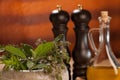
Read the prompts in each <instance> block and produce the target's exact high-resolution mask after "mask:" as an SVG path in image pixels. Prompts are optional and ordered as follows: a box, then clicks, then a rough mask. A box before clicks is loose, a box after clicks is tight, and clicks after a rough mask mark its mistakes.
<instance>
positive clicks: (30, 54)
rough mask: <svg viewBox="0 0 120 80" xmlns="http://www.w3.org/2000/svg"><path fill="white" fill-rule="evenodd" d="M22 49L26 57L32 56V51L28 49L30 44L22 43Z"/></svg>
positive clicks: (30, 47)
mask: <svg viewBox="0 0 120 80" xmlns="http://www.w3.org/2000/svg"><path fill="white" fill-rule="evenodd" d="M22 49H23V51H24V53H25V55H26V57H31V56H32V52H31V51H30V50H31V49H33V48H32V46H30V45H28V44H22Z"/></svg>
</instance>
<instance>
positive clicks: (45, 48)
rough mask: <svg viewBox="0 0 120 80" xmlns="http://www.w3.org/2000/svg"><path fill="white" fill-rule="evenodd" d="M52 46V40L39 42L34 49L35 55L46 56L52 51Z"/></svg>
mask: <svg viewBox="0 0 120 80" xmlns="http://www.w3.org/2000/svg"><path fill="white" fill-rule="evenodd" d="M53 48H54V43H53V42H46V43H42V44H40V45H39V46H38V47H37V48H36V49H35V53H36V57H42V56H46V55H47V54H48V53H50V52H51V51H52V49H53Z"/></svg>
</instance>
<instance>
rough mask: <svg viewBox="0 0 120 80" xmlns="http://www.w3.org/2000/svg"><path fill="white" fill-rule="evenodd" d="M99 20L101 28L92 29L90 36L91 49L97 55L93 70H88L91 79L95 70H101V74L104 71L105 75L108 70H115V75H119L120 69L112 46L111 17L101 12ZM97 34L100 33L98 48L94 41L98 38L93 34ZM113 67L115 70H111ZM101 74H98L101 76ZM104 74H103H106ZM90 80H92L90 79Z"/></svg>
mask: <svg viewBox="0 0 120 80" xmlns="http://www.w3.org/2000/svg"><path fill="white" fill-rule="evenodd" d="M98 20H99V24H100V27H99V28H93V29H91V30H90V31H89V34H88V37H89V41H90V45H91V48H92V49H93V51H94V53H95V57H94V58H93V59H92V61H91V62H93V65H92V68H90V67H89V68H88V72H87V76H88V78H89V77H90V75H91V72H92V71H95V70H97V71H98V70H99V72H100V70H103V69H104V73H106V71H108V69H110V70H111V69H112V70H114V73H115V74H114V75H118V74H119V70H118V68H119V67H120V63H119V61H118V60H117V58H116V56H115V55H114V52H113V51H112V48H111V45H110V30H109V28H110V20H111V17H109V16H108V11H101V16H100V17H98ZM96 32H99V37H98V40H99V41H98V42H99V44H98V46H96V45H97V44H96V43H95V39H93V37H94V38H96V36H93V33H96ZM111 67H113V68H111ZM110 70H109V71H110ZM99 72H98V74H100V73H99ZM104 73H102V74H104ZM111 73H113V72H111ZM111 73H106V74H104V75H108V74H111ZM95 75H96V74H95ZM100 75H101V74H100ZM100 75H99V76H100ZM112 75H113V74H112ZM101 77H102V80H108V78H106V79H104V78H103V76H101ZM105 77H106V76H105ZM88 80H92V79H88ZM94 80H98V78H97V79H94ZM99 80H100V79H99ZM109 80H111V79H109ZM115 80H118V79H115Z"/></svg>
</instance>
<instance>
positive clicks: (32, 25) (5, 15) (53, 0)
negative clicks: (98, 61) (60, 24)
mask: <svg viewBox="0 0 120 80" xmlns="http://www.w3.org/2000/svg"><path fill="white" fill-rule="evenodd" d="M57 4H60V5H62V9H63V10H66V11H68V12H69V14H71V13H72V11H73V10H74V9H76V8H77V5H78V4H82V5H83V6H84V8H85V9H87V10H89V11H90V12H91V13H92V20H91V22H90V24H89V25H90V28H94V27H98V26H99V23H98V20H97V18H98V16H99V15H100V11H101V10H108V11H109V16H111V17H112V20H111V44H112V48H113V50H114V51H115V53H120V28H119V27H120V0H0V44H19V43H29V44H32V45H34V42H35V41H36V40H37V39H38V38H42V39H43V40H44V39H45V40H48V41H49V40H53V33H52V30H51V29H52V24H51V23H50V21H49V14H50V13H51V12H52V10H54V9H56V5H57ZM68 27H69V31H68V33H67V40H68V41H70V42H71V43H72V45H71V46H70V50H71V51H72V48H73V46H74V42H75V36H74V31H73V27H74V25H73V23H72V21H71V20H70V21H69V23H68Z"/></svg>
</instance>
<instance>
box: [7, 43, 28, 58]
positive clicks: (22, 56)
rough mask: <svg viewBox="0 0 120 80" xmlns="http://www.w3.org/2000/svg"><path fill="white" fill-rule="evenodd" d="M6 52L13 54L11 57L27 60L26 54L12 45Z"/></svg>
mask: <svg viewBox="0 0 120 80" xmlns="http://www.w3.org/2000/svg"><path fill="white" fill-rule="evenodd" d="M5 50H6V51H8V52H9V53H11V55H16V56H19V57H21V58H26V56H25V54H24V53H23V52H22V51H21V50H20V49H19V48H15V47H13V46H12V45H8V46H6V47H5Z"/></svg>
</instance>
